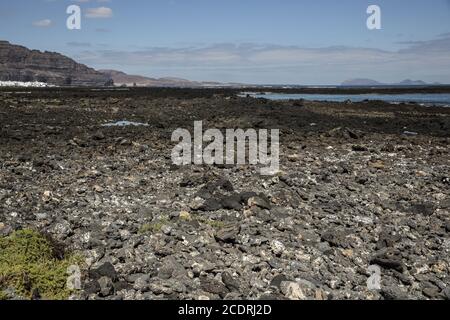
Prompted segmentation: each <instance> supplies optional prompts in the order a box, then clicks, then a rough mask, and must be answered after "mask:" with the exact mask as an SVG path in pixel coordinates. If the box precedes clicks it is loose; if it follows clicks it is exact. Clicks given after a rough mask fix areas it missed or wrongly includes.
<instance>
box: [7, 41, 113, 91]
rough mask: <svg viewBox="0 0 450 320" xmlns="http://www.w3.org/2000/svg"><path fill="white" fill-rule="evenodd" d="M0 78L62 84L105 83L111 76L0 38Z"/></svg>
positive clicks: (100, 84)
mask: <svg viewBox="0 0 450 320" xmlns="http://www.w3.org/2000/svg"><path fill="white" fill-rule="evenodd" d="M0 81H19V82H34V81H37V82H44V83H47V84H51V85H57V86H64V85H72V86H95V87H98V86H107V85H112V84H113V82H112V80H111V78H110V77H108V76H107V75H105V74H102V73H100V72H97V71H95V70H94V69H92V68H89V67H87V66H85V65H83V64H79V63H77V62H75V61H74V60H72V59H70V58H68V57H66V56H63V55H62V54H59V53H56V52H48V51H45V52H41V51H38V50H30V49H27V48H25V47H22V46H18V45H14V44H11V43H9V42H8V41H0Z"/></svg>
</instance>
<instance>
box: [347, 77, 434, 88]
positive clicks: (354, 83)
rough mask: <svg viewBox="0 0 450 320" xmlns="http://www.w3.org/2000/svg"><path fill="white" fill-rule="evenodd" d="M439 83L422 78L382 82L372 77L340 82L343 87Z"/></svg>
mask: <svg viewBox="0 0 450 320" xmlns="http://www.w3.org/2000/svg"><path fill="white" fill-rule="evenodd" d="M428 85H440V83H437V82H435V83H426V82H425V81H422V80H410V79H407V80H403V81H402V82H398V83H382V82H378V81H375V80H372V79H350V80H346V81H344V82H342V84H341V86H343V87H376V86H428Z"/></svg>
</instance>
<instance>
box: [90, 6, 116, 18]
mask: <svg viewBox="0 0 450 320" xmlns="http://www.w3.org/2000/svg"><path fill="white" fill-rule="evenodd" d="M85 16H86V18H111V17H112V16H113V11H112V9H111V8H108V7H99V8H89V9H87V10H86V14H85Z"/></svg>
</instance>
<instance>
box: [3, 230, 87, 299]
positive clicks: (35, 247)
mask: <svg viewBox="0 0 450 320" xmlns="http://www.w3.org/2000/svg"><path fill="white" fill-rule="evenodd" d="M54 249H55V247H54V245H53V243H52V241H50V240H49V239H48V238H46V237H44V236H43V235H42V234H40V233H38V232H35V231H33V230H21V231H17V232H15V233H13V234H11V235H10V236H8V237H0V299H2V298H3V299H5V293H4V292H3V293H1V292H2V290H5V289H7V288H12V289H14V290H15V292H16V293H17V294H18V295H20V296H22V297H24V298H31V297H32V295H33V292H35V291H36V290H37V292H39V295H40V296H41V298H42V299H48V300H62V299H67V298H68V297H69V295H70V294H71V292H70V290H69V289H68V288H67V287H66V283H67V277H68V275H67V268H68V267H69V266H70V265H72V264H77V262H80V261H81V259H80V258H79V257H76V256H70V257H57V256H58V254H56V253H55V250H54Z"/></svg>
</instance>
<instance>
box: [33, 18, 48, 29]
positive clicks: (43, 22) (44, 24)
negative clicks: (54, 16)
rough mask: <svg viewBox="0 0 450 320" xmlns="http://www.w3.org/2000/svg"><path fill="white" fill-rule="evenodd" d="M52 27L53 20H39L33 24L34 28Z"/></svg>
mask: <svg viewBox="0 0 450 320" xmlns="http://www.w3.org/2000/svg"><path fill="white" fill-rule="evenodd" d="M51 25H52V20H50V19H44V20H39V21H35V22H33V26H35V27H38V28H47V27H50V26H51Z"/></svg>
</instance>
